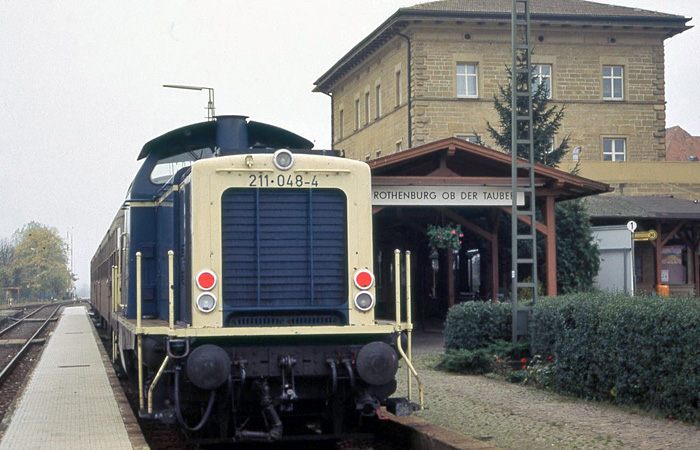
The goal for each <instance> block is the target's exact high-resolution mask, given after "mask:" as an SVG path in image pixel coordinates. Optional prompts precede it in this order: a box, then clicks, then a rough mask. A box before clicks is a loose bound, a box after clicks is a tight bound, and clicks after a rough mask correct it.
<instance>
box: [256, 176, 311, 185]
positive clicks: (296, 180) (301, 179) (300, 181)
mask: <svg viewBox="0 0 700 450" xmlns="http://www.w3.org/2000/svg"><path fill="white" fill-rule="evenodd" d="M248 186H250V187H318V181H317V180H316V175H301V174H297V175H292V174H280V175H269V174H262V173H260V174H257V175H254V174H251V175H248Z"/></svg>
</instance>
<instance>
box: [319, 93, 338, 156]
mask: <svg viewBox="0 0 700 450" xmlns="http://www.w3.org/2000/svg"><path fill="white" fill-rule="evenodd" d="M321 93H322V94H326V95H327V96H329V97H330V98H331V150H333V148H334V146H335V144H334V139H335V102H334V101H333V95H332V94H330V93H328V92H323V91H321Z"/></svg>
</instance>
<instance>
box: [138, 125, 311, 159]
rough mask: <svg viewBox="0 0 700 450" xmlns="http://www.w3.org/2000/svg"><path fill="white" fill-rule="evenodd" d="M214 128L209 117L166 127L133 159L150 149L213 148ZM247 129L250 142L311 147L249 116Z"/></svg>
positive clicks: (161, 152) (168, 153)
mask: <svg viewBox="0 0 700 450" xmlns="http://www.w3.org/2000/svg"><path fill="white" fill-rule="evenodd" d="M216 128H217V122H216V121H209V122H200V123H195V124H192V125H187V126H184V127H181V128H178V129H175V130H172V131H169V132H167V133H165V134H163V135H161V136H158V137H157V138H155V139H152V140H150V141H148V142H146V144H145V145H144V146H143V148H142V149H141V153H139V156H138V158H137V159H138V160H141V159H143V158H145V157H147V156H148V155H150V154H151V153H156V154H158V156H159V157H160V158H167V157H169V156H173V155H178V154H180V153H183V152H185V151H188V150H197V149H200V148H206V147H210V148H214V147H215V146H216ZM247 129H248V141H249V142H250V144H251V146H252V145H256V146H258V145H260V146H264V147H269V148H280V147H287V148H296V149H312V148H313V146H314V144H313V142H311V141H309V140H308V139H305V138H303V137H301V136H299V135H298V134H296V133H292V132H291V131H289V130H285V129H284V128H280V127H276V126H274V125H269V124H266V123H262V122H255V121H252V120H250V121H248V122H247Z"/></svg>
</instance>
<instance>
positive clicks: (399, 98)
mask: <svg viewBox="0 0 700 450" xmlns="http://www.w3.org/2000/svg"><path fill="white" fill-rule="evenodd" d="M402 91H403V87H402V83H401V71H400V70H398V71H397V72H396V105H395V106H401V103H403V92H402Z"/></svg>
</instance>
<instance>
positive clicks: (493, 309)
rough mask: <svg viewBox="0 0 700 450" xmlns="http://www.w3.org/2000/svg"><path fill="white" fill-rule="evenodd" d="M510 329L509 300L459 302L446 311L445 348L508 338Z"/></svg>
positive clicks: (484, 344) (475, 345)
mask: <svg viewBox="0 0 700 450" xmlns="http://www.w3.org/2000/svg"><path fill="white" fill-rule="evenodd" d="M511 330H512V323H511V315H510V304H509V303H493V302H464V303H459V304H458V305H455V306H454V307H453V308H451V309H450V311H449V312H448V313H447V319H446V320H445V348H446V349H447V350H460V349H461V350H475V349H479V348H484V347H487V346H488V345H489V344H491V343H494V342H497V341H501V340H504V341H510V340H511V336H512V331H511Z"/></svg>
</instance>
